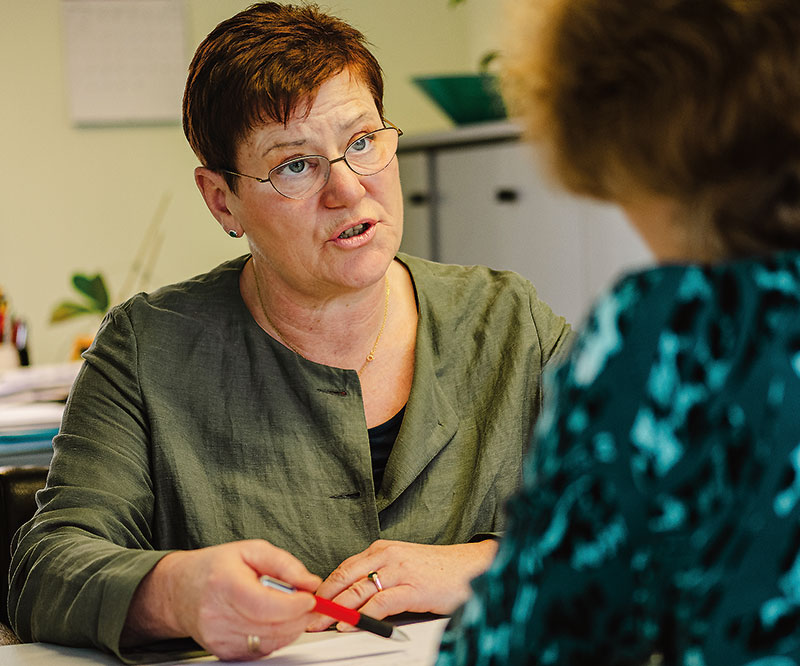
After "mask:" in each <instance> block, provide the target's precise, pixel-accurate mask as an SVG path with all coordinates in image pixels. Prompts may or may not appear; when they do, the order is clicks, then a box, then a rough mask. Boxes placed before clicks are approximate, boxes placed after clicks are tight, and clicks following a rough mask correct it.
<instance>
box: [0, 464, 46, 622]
mask: <svg viewBox="0 0 800 666" xmlns="http://www.w3.org/2000/svg"><path fill="white" fill-rule="evenodd" d="M47 469H48V468H47V467H41V466H38V465H23V466H7V467H0V574H2V575H0V579H2V580H0V595H1V596H0V622H2V623H3V624H8V573H9V568H10V567H11V539H12V537H13V536H14V533H15V532H16V531H17V530H18V529H19V527H20V526H21V525H22V524H23V523H25V522H27V521H28V520H29V519H30V518H31V517H32V516H33V514H34V512H35V511H36V499H35V495H36V491H37V490H39V489H40V488H44V484H45V481H46V480H47Z"/></svg>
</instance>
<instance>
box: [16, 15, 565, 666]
mask: <svg viewBox="0 0 800 666" xmlns="http://www.w3.org/2000/svg"><path fill="white" fill-rule="evenodd" d="M184 129H185V133H186V136H187V138H188V140H189V143H190V144H191V146H192V148H193V150H194V152H195V154H196V155H197V157H198V159H199V160H200V162H201V164H202V166H199V167H198V168H197V169H196V170H195V180H196V182H197V186H198V188H199V190H200V192H201V194H202V196H203V198H204V200H205V202H206V204H207V205H208V208H209V209H210V211H211V213H212V214H213V215H214V217H215V218H216V220H217V221H218V222H219V224H220V225H221V227H222V229H223V231H224V233H225V234H226V235H230V236H233V237H242V236H245V237H246V238H247V241H248V244H249V250H250V252H249V254H247V255H245V256H242V257H240V258H238V259H235V260H232V261H229V262H227V263H225V264H223V265H221V266H219V267H217V268H215V269H214V270H212V271H210V272H209V273H206V274H204V275H200V276H197V277H195V278H193V279H191V280H188V281H186V282H183V283H180V284H177V285H172V286H168V287H165V288H162V289H160V290H158V291H155V292H154V293H152V294H139V295H137V296H134V297H133V298H131V299H130V300H129V301H127V302H126V303H124V304H122V305H121V306H119V307H116V308H114V309H112V311H111V312H110V313H109V315H108V317H107V318H106V319H105V321H104V323H103V326H102V329H101V331H100V332H99V334H98V335H97V338H96V340H95V342H94V344H93V346H92V348H91V349H90V350H89V351H88V352H87V353H86V354H85V364H84V367H83V370H82V372H81V374H80V376H79V378H78V380H77V382H76V384H75V386H74V389H73V391H72V394H71V397H70V400H69V403H68V405H67V409H66V413H65V416H64V421H63V424H62V428H61V432H60V434H59V435H58V436H57V437H56V439H55V442H54V451H55V455H54V457H53V462H52V468H51V471H50V475H49V478H48V482H47V487H46V489H44V490H43V491H42V492H41V493H40V495H39V496H38V501H39V505H40V509H39V512H38V514H37V515H36V517H35V518H34V519H33V521H32V522H30V523H28V524H27V525H26V526H25V527H24V528H23V529H22V530H21V532H20V533H19V535H18V538H17V542H16V551H15V554H14V558H13V564H12V574H11V594H10V600H9V601H10V603H9V609H10V617H11V620H12V624H13V626H14V628H15V629H16V631H17V632H18V633H19V634H20V636H21V637H22V638H23V639H24V640H43V641H51V642H57V643H67V644H71V645H87V644H88V645H95V646H98V647H101V648H104V649H107V650H110V651H113V652H115V653H116V654H118V655H120V656H123V657H127V656H130V651H131V650H132V649H133V648H137V649H138V647H141V646H143V645H144V644H147V643H150V642H151V641H154V640H158V639H171V638H181V637H191V638H193V639H194V640H195V641H196V642H197V643H199V644H200V646H202V647H203V648H205V649H206V650H207V651H209V652H212V653H214V654H216V655H218V656H220V657H222V658H225V659H234V658H235V659H241V658H254V657H258V656H261V655H263V654H266V653H268V652H270V651H271V650H273V649H275V648H276V647H278V646H280V645H283V644H285V643H287V642H289V641H290V640H292V639H293V638H295V637H296V636H297V635H298V634H299V633H300V632H302V631H303V630H304V629H306V628H310V629H323V628H325V627H327V626H328V625H329V624H331V622H332V620H330V619H329V618H325V617H320V616H312V615H310V614H309V611H310V610H311V608H312V607H313V603H314V602H313V599H312V597H311V595H310V594H308V592H310V591H316V592H317V593H318V594H319V595H321V596H324V597H328V598H331V597H332V598H333V599H335V600H336V601H337V602H340V603H342V604H344V605H346V606H349V607H354V608H359V609H361V610H363V611H364V612H365V613H368V614H371V615H373V616H375V617H378V618H381V617H384V616H386V615H389V614H395V613H399V612H402V611H421V612H425V611H430V612H434V613H448V612H451V611H452V610H454V609H455V608H456V607H457V606H458V605H459V604H460V603H462V602H463V601H464V600H465V599H466V598H467V596H468V594H469V581H470V580H471V579H472V578H473V577H474V576H475V575H476V574H478V573H480V572H482V571H483V570H485V568H486V567H487V566H488V565H489V563H490V562H491V559H492V557H493V556H494V553H495V551H496V541H495V537H496V536H497V534H498V533H499V532H500V531H502V529H503V528H504V520H505V516H504V512H503V505H504V503H505V500H506V499H507V497H508V496H509V495H510V494H511V493H512V492H513V491H514V490H516V489H517V488H518V487H519V485H520V483H521V469H522V459H523V454H524V451H525V449H526V448H527V444H528V441H529V436H530V430H531V429H532V426H533V422H534V420H535V418H536V416H537V414H538V410H539V402H540V399H541V391H540V376H541V371H542V368H543V367H544V366H545V365H546V364H547V363H549V361H550V359H551V358H552V357H553V356H554V355H555V354H557V353H558V351H559V350H560V349H561V348H563V346H564V344H565V342H566V340H567V339H568V338H569V335H570V329H569V326H568V325H567V324H566V323H565V322H564V320H563V318H561V317H557V316H556V315H554V314H553V312H552V311H551V310H550V308H548V307H547V306H546V305H545V304H544V303H542V302H541V301H539V299H538V298H537V296H536V291H535V289H534V288H533V286H532V285H531V284H530V283H529V282H527V281H526V280H524V279H522V278H521V277H520V276H518V275H516V274H513V273H507V272H496V271H492V270H489V269H488V268H485V267H462V266H445V265H441V264H436V263H432V262H429V261H423V260H421V259H417V258H414V257H410V256H408V255H405V254H402V253H398V248H399V246H400V240H401V236H402V229H403V199H402V193H401V189H400V179H399V172H398V165H397V159H396V156H395V152H396V150H397V146H398V138H399V136H400V134H401V132H400V130H399V129H398V128H397V127H395V126H394V125H392V123H391V122H390V121H389V120H387V119H386V118H385V117H384V110H383V79H382V74H381V70H380V67H379V65H378V63H377V61H376V60H375V58H374V56H373V55H372V54H371V53H370V51H369V50H368V49H367V47H366V44H365V40H364V37H363V35H361V33H359V32H358V31H357V30H355V29H354V28H352V27H351V26H349V25H348V24H346V23H344V22H343V21H341V20H339V19H336V18H334V17H332V16H329V15H327V14H324V13H322V12H321V11H320V10H319V9H317V8H316V7H315V6H313V5H303V6H295V5H280V4H277V3H273V2H267V3H260V4H257V5H254V6H252V7H251V8H248V9H247V10H245V11H243V12H241V13H239V14H237V15H236V16H234V17H233V18H231V19H229V20H227V21H224V22H223V23H221V24H220V25H219V26H218V27H217V28H216V29H215V30H214V31H212V32H211V34H210V35H209V36H208V37H207V38H206V40H205V41H204V42H203V43H202V44H201V45H200V47H199V48H198V50H197V52H196V54H195V57H194V59H193V61H192V64H191V66H190V70H189V76H188V81H187V84H186V91H185V96H184ZM487 222H489V220H476V221H474V223H481V224H483V223H487ZM465 223H466V221H465ZM309 571H310V572H311V573H309ZM261 574H270V575H272V576H274V577H277V578H282V579H284V580H286V581H287V582H289V583H291V584H293V585H295V586H296V587H298V588H300V590H302V591H301V592H300V593H298V594H293V595H289V594H284V593H281V592H277V591H274V590H270V589H265V588H264V587H263V586H261V585H260V584H259V582H258V578H259V576H260V575H261ZM370 574H373V575H372V576H370ZM320 577H322V578H325V580H324V581H323V582H321V581H320ZM320 583H321V584H320Z"/></svg>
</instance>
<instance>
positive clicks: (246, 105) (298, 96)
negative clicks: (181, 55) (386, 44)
mask: <svg viewBox="0 0 800 666" xmlns="http://www.w3.org/2000/svg"><path fill="white" fill-rule="evenodd" d="M345 69H347V70H348V71H349V72H350V73H351V74H352V75H353V76H355V77H357V78H358V79H359V80H361V81H363V83H364V84H365V85H366V86H367V87H368V88H369V90H370V92H371V93H372V97H373V99H374V100H375V106H376V108H377V110H378V113H379V114H380V116H381V118H382V117H383V74H382V72H381V68H380V65H379V64H378V61H377V60H376V59H375V56H373V55H372V53H371V52H370V51H369V49H368V48H367V46H366V39H365V38H364V35H363V34H361V32H359V31H358V30H356V29H355V28H353V27H352V26H350V25H349V24H347V23H345V22H344V21H342V20H341V19H338V18H336V17H334V16H330V15H328V14H324V13H322V12H321V11H320V10H319V8H318V7H317V6H316V5H303V6H297V5H280V4H278V3H276V2H262V3H258V4H255V5H252V6H251V7H249V8H247V9H245V10H244V11H242V12H239V13H238V14H236V15H235V16H233V17H231V18H229V19H227V20H226V21H223V22H222V23H220V24H219V25H218V26H217V27H216V28H214V30H213V31H211V33H210V34H209V35H208V37H206V38H205V39H204V40H203V42H202V43H201V44H200V46H199V47H198V48H197V51H196V52H195V54H194V58H193V59H192V62H191V65H190V66H189V76H188V79H187V81H186V89H185V91H184V96H183V131H184V133H185V134H186V138H187V139H188V141H189V145H191V147H192V150H193V151H194V153H195V155H197V157H198V159H199V160H200V161H201V162H202V163H203V165H204V166H206V167H208V168H210V169H217V170H223V169H231V170H234V171H235V170H236V166H237V165H236V151H237V147H238V145H239V142H240V141H241V140H242V139H243V138H244V137H245V136H246V135H247V134H248V133H249V132H250V131H251V130H252V129H253V128H254V127H256V126H257V125H259V124H262V123H268V122H270V121H272V122H281V123H284V124H285V123H287V122H288V120H289V118H290V116H291V115H292V114H293V113H294V112H295V111H296V110H297V107H298V105H299V104H301V103H308V104H309V105H310V104H311V103H313V99H314V96H315V94H316V92H317V90H319V87H320V86H321V85H322V84H323V83H325V82H326V81H327V80H328V79H330V78H332V77H334V76H336V75H337V74H339V73H340V72H342V71H344V70H345ZM225 176H226V179H227V180H228V184H229V185H230V186H231V187H232V188H233V187H234V183H235V176H231V175H229V174H225Z"/></svg>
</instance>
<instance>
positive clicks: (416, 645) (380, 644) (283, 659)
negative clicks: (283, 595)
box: [163, 618, 447, 666]
mask: <svg viewBox="0 0 800 666" xmlns="http://www.w3.org/2000/svg"><path fill="white" fill-rule="evenodd" d="M446 624H447V618H442V619H439V620H430V621H428V622H416V623H414V624H404V625H402V629H403V632H404V633H405V634H408V636H409V638H410V639H411V640H410V641H407V642H401V641H395V640H390V639H387V638H381V637H380V636H375V635H373V634H370V633H368V632H366V631H354V632H352V633H336V632H332V631H325V632H322V633H315V634H304V635H303V636H301V637H300V638H299V639H298V640H297V641H295V642H294V643H292V644H291V645H287V646H286V647H284V648H281V649H280V650H276V651H275V652H273V653H272V654H271V655H269V656H267V657H263V658H262V659H258V660H256V661H237V662H236V663H237V664H261V665H262V666H313V665H314V664H318V665H319V664H324V665H325V666H431V665H432V664H433V663H434V662H435V661H436V655H437V654H438V652H439V642H440V641H441V638H442V633H443V632H444V628H445V625H446ZM207 662H212V663H214V662H216V663H220V662H219V660H218V659H216V658H215V657H200V658H199V659H191V660H188V661H174V662H171V666H175V665H177V664H186V663H207ZM224 663H227V662H224ZM163 666H169V665H163Z"/></svg>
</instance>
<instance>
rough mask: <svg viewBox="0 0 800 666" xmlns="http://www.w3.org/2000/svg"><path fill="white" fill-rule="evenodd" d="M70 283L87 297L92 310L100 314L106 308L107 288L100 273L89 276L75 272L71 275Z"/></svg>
mask: <svg viewBox="0 0 800 666" xmlns="http://www.w3.org/2000/svg"><path fill="white" fill-rule="evenodd" d="M72 284H73V285H74V286H75V289H77V290H78V291H79V292H80V293H81V294H83V295H84V296H86V298H88V299H89V301H90V303H91V307H92V308H93V309H94V310H96V311H98V312H100V313H101V314H102V313H104V312H105V311H106V310H107V309H108V290H107V289H106V284H105V282H104V281H103V276H102V275H100V274H99V273H98V274H97V275H92V276H89V275H84V274H83V273H75V274H74V275H73V276H72Z"/></svg>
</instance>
